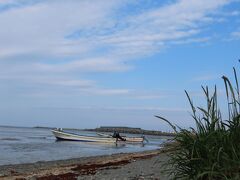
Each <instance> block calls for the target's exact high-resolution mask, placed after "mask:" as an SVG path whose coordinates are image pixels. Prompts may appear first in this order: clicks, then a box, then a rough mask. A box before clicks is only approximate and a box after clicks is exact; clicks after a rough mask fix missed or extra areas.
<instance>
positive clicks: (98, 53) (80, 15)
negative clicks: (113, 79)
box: [0, 0, 238, 98]
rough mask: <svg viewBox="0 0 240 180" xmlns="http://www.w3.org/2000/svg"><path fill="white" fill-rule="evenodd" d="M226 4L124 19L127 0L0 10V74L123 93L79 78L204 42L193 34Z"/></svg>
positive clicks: (175, 6)
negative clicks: (166, 49)
mask: <svg viewBox="0 0 240 180" xmlns="http://www.w3.org/2000/svg"><path fill="white" fill-rule="evenodd" d="M0 2H3V1H0ZM20 2H21V1H14V0H7V1H4V3H2V4H15V3H17V4H19V3H20ZM32 2H33V1H32ZM230 2H231V1H227V0H212V1H207V0H202V1H197V0H178V1H174V2H171V3H168V4H165V5H162V6H160V7H152V8H149V9H147V10H145V11H137V12H136V13H131V14H127V13H126V14H125V15H124V16H119V11H121V10H122V9H121V8H122V7H124V6H125V5H126V4H128V3H131V2H129V1H126V0H96V1H94V2H92V1H86V0H83V1H77V0H71V1H64V0H58V1H55V0H54V1H42V2H38V3H30V4H27V5H22V6H18V7H15V8H10V9H8V10H5V11H0V25H1V28H0V39H1V41H0V63H1V67H0V71H1V72H0V73H1V74H0V75H1V76H2V77H9V78H11V77H22V76H24V77H27V76H29V77H31V78H32V79H35V82H39V83H40V81H39V79H38V78H39V73H41V74H44V76H46V77H47V78H46V79H51V78H52V77H54V78H58V79H57V80H56V81H55V82H53V80H52V79H51V82H53V83H55V84H58V85H65V86H78V85H79V86H90V87H91V86H93V87H94V88H93V89H91V88H87V89H88V91H89V92H92V93H98V94H102V95H105V94H127V93H129V90H128V89H125V88H123V89H121V88H120V89H108V88H99V87H98V86H99V85H98V84H97V82H96V84H95V85H92V84H91V83H92V82H89V80H85V78H81V76H82V75H83V74H85V73H90V72H124V71H127V70H129V69H132V66H131V64H130V65H129V63H126V62H127V61H129V60H131V59H137V58H138V57H142V56H145V55H150V54H154V53H157V52H159V51H160V50H161V49H163V48H164V47H166V45H168V44H181V43H193V42H203V43H204V42H206V41H208V40H209V39H210V37H207V38H206V37H196V36H197V35H200V34H201V32H202V31H203V30H202V27H204V26H205V25H209V24H210V23H214V18H213V16H214V12H215V11H217V10H218V9H219V8H221V7H223V6H224V5H226V4H228V3H230ZM133 3H136V4H137V3H139V2H137V1H134V2H133ZM234 14H236V13H234ZM235 36H238V34H237V32H235ZM73 74H74V75H73ZM76 74H77V75H78V77H79V78H75V76H76ZM61 77H67V78H66V79H62V78H61ZM19 81H20V80H19ZM42 81H43V82H45V83H46V81H45V80H42ZM33 82H34V80H33V81H29V83H33ZM26 83H27V82H26ZM94 83H95V82H94ZM141 97H142V98H151V96H148V95H147V96H144V95H142V96H141ZM141 97H140V98H141ZM153 97H156V96H152V98H153Z"/></svg>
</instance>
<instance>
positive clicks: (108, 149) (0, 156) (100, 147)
mask: <svg viewBox="0 0 240 180" xmlns="http://www.w3.org/2000/svg"><path fill="white" fill-rule="evenodd" d="M78 133H80V134H85V135H87V134H88V135H96V133H94V132H87V131H79V132H78ZM135 136H136V135H135ZM146 137H147V138H148V140H149V143H147V144H145V145H141V144H134V145H133V144H121V145H118V146H116V145H114V144H113V145H112V144H89V143H84V142H76V141H56V139H55V137H54V136H53V134H52V133H51V131H50V130H49V129H40V128H20V127H1V126H0V165H6V164H19V163H31V162H37V161H50V160H60V159H68V158H79V157H85V156H96V155H108V154H114V153H120V152H137V151H144V150H153V149H157V148H159V146H160V144H162V143H163V142H164V141H166V138H164V137H162V138H161V137H158V136H146Z"/></svg>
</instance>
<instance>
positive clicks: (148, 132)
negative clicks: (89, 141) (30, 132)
mask: <svg viewBox="0 0 240 180" xmlns="http://www.w3.org/2000/svg"><path fill="white" fill-rule="evenodd" d="M33 128H42V129H55V127H43V126H35V127H33ZM62 129H63V130H83V131H94V132H111V133H113V132H114V131H117V132H119V133H130V134H146V135H155V136H175V133H172V132H162V131H155V130H145V129H141V128H133V127H124V126H100V127H98V128H95V129H77V128H62Z"/></svg>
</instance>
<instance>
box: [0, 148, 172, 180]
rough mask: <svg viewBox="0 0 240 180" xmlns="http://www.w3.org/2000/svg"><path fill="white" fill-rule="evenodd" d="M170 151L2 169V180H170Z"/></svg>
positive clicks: (30, 164) (50, 162)
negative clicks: (166, 167) (165, 170)
mask: <svg viewBox="0 0 240 180" xmlns="http://www.w3.org/2000/svg"><path fill="white" fill-rule="evenodd" d="M167 153H168V149H167V148H166V147H165V148H162V149H158V150H152V151H144V152H136V153H119V154H113V155H105V156H94V157H83V158H77V159H67V160H58V161H46V162H36V163H29V164H17V165H4V166H0V179H4V180H5V179H18V180H20V179H21V180H22V179H27V180H28V179H29V180H35V179H36V180H71V179H96V180H98V179H104V180H105V179H106V180H107V179H116V180H117V179H119V180H124V179H161V180H162V179H163V180H164V179H169V177H168V176H167V175H166V174H163V173H162V170H163V164H164V163H166V162H167V160H168V156H167Z"/></svg>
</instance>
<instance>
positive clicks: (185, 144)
mask: <svg viewBox="0 0 240 180" xmlns="http://www.w3.org/2000/svg"><path fill="white" fill-rule="evenodd" d="M233 71H234V77H235V82H234V84H235V85H234V86H233V83H232V82H231V81H230V80H229V79H228V78H227V77H225V76H223V77H222V79H223V82H224V84H225V90H226V99H227V108H228V119H226V120H224V119H223V118H222V114H221V111H220V110H219V105H218V99H217V88H216V86H215V88H214V90H213V93H210V91H209V88H208V87H202V90H203V93H204V96H205V99H206V107H198V106H195V105H194V103H193V101H192V99H191V98H190V96H189V94H188V93H187V91H185V93H186V95H187V98H188V100H189V103H190V106H191V109H192V118H193V119H194V121H195V123H196V128H190V129H182V128H179V127H177V126H176V125H173V124H172V123H171V122H169V121H168V120H167V119H165V118H163V117H160V116H156V117H158V118H160V119H162V120H164V121H166V122H167V123H168V124H170V125H171V127H172V128H173V130H174V131H175V132H176V137H175V141H176V147H175V148H176V151H174V152H171V153H170V155H169V156H170V160H169V162H168V164H169V165H171V168H170V169H169V171H170V174H171V175H172V176H173V177H174V178H175V179H240V114H239V113H240V94H239V83H238V78H237V74H236V70H235V68H233ZM177 128H178V129H177Z"/></svg>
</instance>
